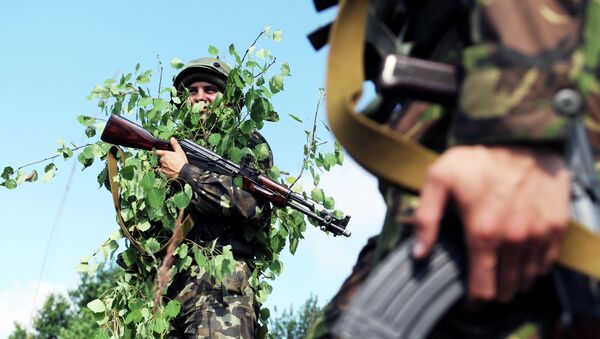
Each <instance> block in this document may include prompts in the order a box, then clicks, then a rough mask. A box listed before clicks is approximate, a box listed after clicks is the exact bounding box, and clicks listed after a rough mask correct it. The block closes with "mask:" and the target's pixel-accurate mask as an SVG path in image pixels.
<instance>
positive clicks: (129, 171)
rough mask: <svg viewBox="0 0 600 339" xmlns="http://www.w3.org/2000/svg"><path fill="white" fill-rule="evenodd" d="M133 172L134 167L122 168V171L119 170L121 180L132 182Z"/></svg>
mask: <svg viewBox="0 0 600 339" xmlns="http://www.w3.org/2000/svg"><path fill="white" fill-rule="evenodd" d="M135 170H136V169H135V166H134V165H129V166H125V167H123V169H121V175H122V176H123V179H125V180H132V179H133V175H134V174H135Z"/></svg>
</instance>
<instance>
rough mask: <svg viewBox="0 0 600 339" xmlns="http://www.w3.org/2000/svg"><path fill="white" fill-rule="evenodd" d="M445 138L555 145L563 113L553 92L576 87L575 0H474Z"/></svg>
mask: <svg viewBox="0 0 600 339" xmlns="http://www.w3.org/2000/svg"><path fill="white" fill-rule="evenodd" d="M477 3H478V5H475V8H474V9H473V11H472V13H471V16H472V20H471V23H472V24H471V27H470V29H471V30H472V32H471V34H470V36H471V37H472V40H473V41H472V42H473V44H472V45H470V47H467V48H465V49H464V50H463V69H464V81H463V82H462V86H461V93H460V96H459V99H458V103H457V104H458V105H457V106H458V107H457V112H456V114H455V115H454V117H453V121H452V125H451V129H450V140H449V141H450V143H451V144H513V143H519V144H530V143H549V144H556V145H563V144H564V142H565V140H566V138H567V136H568V134H569V131H568V117H567V116H565V115H563V114H561V113H559V112H557V111H556V110H555V109H554V106H553V99H554V96H555V94H556V93H557V91H559V90H560V89H563V88H573V87H577V85H576V81H575V79H574V77H573V74H574V73H573V72H574V69H575V68H576V67H578V66H579V64H578V60H577V55H578V53H577V50H578V47H579V46H580V45H581V39H580V37H581V30H582V22H583V20H582V17H583V14H584V8H583V4H582V3H583V2H582V1H579V0H535V1H526V0H502V1H478V2H477Z"/></svg>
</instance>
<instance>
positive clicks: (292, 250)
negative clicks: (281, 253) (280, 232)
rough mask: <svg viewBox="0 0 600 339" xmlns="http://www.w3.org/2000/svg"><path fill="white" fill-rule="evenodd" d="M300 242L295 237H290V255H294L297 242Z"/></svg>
mask: <svg viewBox="0 0 600 339" xmlns="http://www.w3.org/2000/svg"><path fill="white" fill-rule="evenodd" d="M299 241H300V240H299V239H298V238H297V237H292V238H291V239H290V253H292V254H294V253H296V250H297V249H298V242H299Z"/></svg>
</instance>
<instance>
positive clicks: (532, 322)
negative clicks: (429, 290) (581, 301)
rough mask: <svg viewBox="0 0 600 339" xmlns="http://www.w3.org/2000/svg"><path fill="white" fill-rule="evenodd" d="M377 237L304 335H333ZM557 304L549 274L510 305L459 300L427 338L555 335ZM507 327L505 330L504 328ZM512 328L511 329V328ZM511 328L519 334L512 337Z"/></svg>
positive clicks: (367, 265)
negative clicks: (470, 303)
mask: <svg viewBox="0 0 600 339" xmlns="http://www.w3.org/2000/svg"><path fill="white" fill-rule="evenodd" d="M377 241H378V238H377V237H374V238H371V239H369V242H368V243H367V245H366V246H365V247H364V248H363V249H362V251H361V252H360V255H359V257H358V261H357V263H356V265H355V266H354V268H353V270H352V274H351V275H350V276H349V277H348V278H347V279H346V281H344V284H343V285H342V287H341V288H340V290H339V291H338V293H337V294H336V295H335V296H334V298H333V299H332V300H331V301H330V303H329V304H328V305H327V306H326V307H325V311H324V313H323V315H322V316H321V317H320V318H318V319H317V320H316V321H315V323H314V324H313V326H312V327H311V329H310V330H309V332H308V334H307V336H306V338H310V339H313V338H321V339H322V338H335V336H334V335H333V334H332V333H331V328H332V327H333V324H334V323H335V321H336V320H337V319H338V318H339V316H340V315H341V314H342V312H343V311H344V309H345V308H346V306H347V305H348V303H349V301H350V300H351V298H352V297H353V296H354V294H355V293H356V292H357V291H358V290H359V288H360V287H361V285H362V283H363V282H364V281H365V280H366V279H367V277H368V276H369V274H370V272H371V271H372V270H373V267H374V265H373V262H374V260H373V258H374V255H375V252H376V247H377ZM558 316H559V305H558V301H557V299H556V297H555V293H554V290H553V285H552V279H551V277H550V276H548V277H546V278H543V279H540V280H539V281H538V282H537V283H536V285H535V286H534V288H532V290H531V291H530V292H528V293H526V294H521V295H519V296H517V298H515V300H514V301H513V302H511V303H509V304H498V303H489V304H485V305H483V306H482V307H480V308H477V309H475V310H473V309H467V308H465V307H464V305H463V303H461V302H459V303H458V304H457V305H455V306H454V307H452V308H451V309H450V310H449V311H448V312H447V313H446V315H445V316H444V317H442V319H441V320H440V321H439V322H438V324H437V325H436V326H435V328H434V329H433V330H432V331H431V333H430V334H429V336H428V337H427V338H428V339H454V338H461V339H484V338H485V339H488V338H495V339H498V338H540V337H543V338H554V336H553V332H554V327H555V325H556V321H557V317H558ZM507 329H508V330H507ZM511 329H512V330H511ZM514 329H518V332H519V333H518V335H517V336H513V334H514V332H515V331H514Z"/></svg>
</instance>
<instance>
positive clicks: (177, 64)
mask: <svg viewBox="0 0 600 339" xmlns="http://www.w3.org/2000/svg"><path fill="white" fill-rule="evenodd" d="M171 67H173V68H174V69H180V68H182V67H183V62H181V59H179V58H173V59H171Z"/></svg>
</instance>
